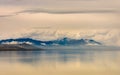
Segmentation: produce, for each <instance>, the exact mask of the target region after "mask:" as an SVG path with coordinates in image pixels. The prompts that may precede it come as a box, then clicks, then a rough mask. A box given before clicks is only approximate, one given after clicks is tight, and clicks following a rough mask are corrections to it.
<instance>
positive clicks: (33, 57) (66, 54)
mask: <svg viewBox="0 0 120 75" xmlns="http://www.w3.org/2000/svg"><path fill="white" fill-rule="evenodd" d="M0 75H120V50H97V49H96V50H79V49H75V50H74V49H70V50H68V49H67V50H64V49H59V50H58V49H53V50H52V49H51V50H42V51H1V52H0Z"/></svg>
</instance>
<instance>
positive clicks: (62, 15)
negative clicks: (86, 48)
mask: <svg viewBox="0 0 120 75" xmlns="http://www.w3.org/2000/svg"><path fill="white" fill-rule="evenodd" d="M30 29H35V30H41V29H43V30H42V31H44V30H45V29H49V30H50V31H52V30H60V31H68V32H73V33H74V31H78V32H80V31H88V32H89V31H90V30H95V32H96V30H97V31H99V30H109V31H112V30H115V31H116V32H119V29H120V0H0V35H1V36H0V38H2V37H4V36H9V35H10V34H13V33H14V32H17V33H19V32H25V31H23V30H26V31H30ZM5 34H6V35H5ZM111 34H112V33H111ZM116 35H118V33H117V34H116ZM107 37H109V36H107Z"/></svg>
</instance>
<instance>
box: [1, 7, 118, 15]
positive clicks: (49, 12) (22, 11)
mask: <svg viewBox="0 0 120 75" xmlns="http://www.w3.org/2000/svg"><path fill="white" fill-rule="evenodd" d="M117 12H118V11H116V10H113V9H103V10H59V9H58V10H53V9H52V10H51V9H26V10H21V11H19V12H14V13H12V14H8V15H0V17H12V16H16V15H19V14H23V13H29V14H36V13H48V14H86V13H87V14H90V13H95V14H97V13H98V14H99V13H117Z"/></svg>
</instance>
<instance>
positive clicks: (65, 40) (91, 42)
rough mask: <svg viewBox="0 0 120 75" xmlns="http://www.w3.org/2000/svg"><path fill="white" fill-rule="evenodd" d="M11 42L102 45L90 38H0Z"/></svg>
mask: <svg viewBox="0 0 120 75" xmlns="http://www.w3.org/2000/svg"><path fill="white" fill-rule="evenodd" d="M11 42H17V43H18V44H19V43H27V42H29V43H31V44H32V45H37V46H56V45H61V46H67V45H102V44H101V43H100V42H97V41H95V40H92V39H71V38H67V37H65V38H61V39H56V40H50V41H41V40H35V39H31V38H17V39H5V40H0V44H6V43H11Z"/></svg>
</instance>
